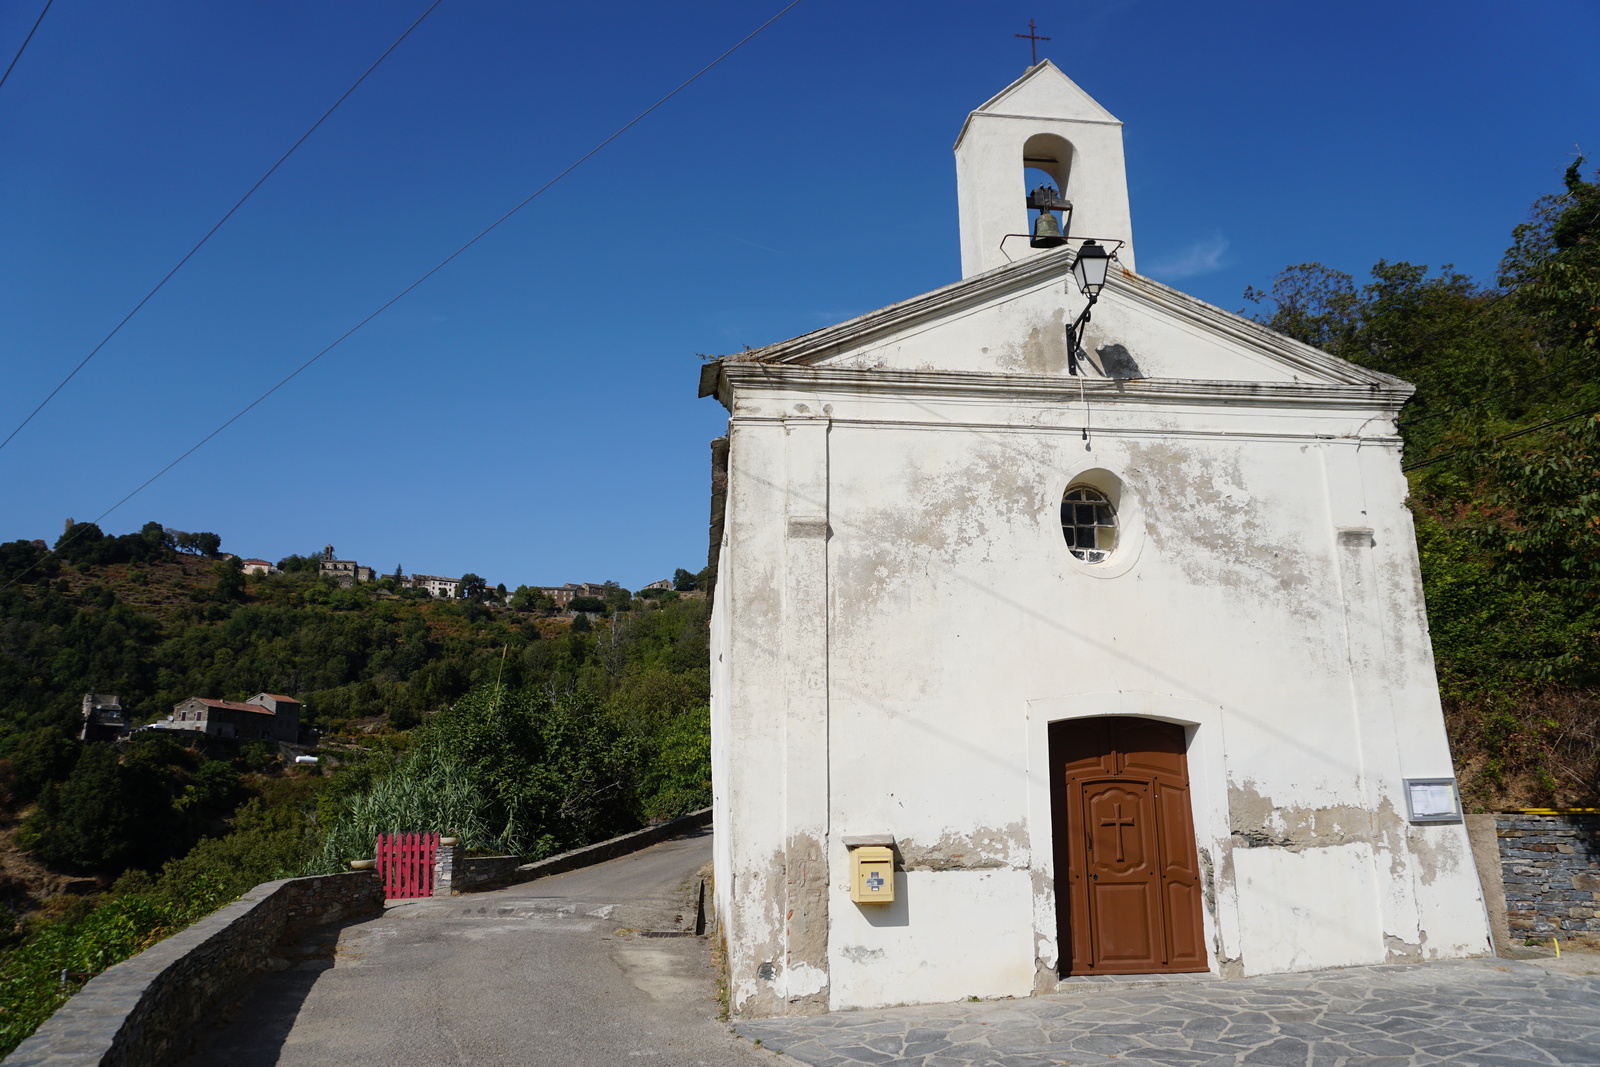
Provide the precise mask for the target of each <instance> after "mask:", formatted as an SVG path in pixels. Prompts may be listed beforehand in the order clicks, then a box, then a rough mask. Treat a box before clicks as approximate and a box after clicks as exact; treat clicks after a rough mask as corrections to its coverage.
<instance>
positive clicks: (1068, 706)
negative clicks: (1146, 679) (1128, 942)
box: [1027, 690, 1240, 992]
mask: <svg viewBox="0 0 1600 1067" xmlns="http://www.w3.org/2000/svg"><path fill="white" fill-rule="evenodd" d="M1027 705H1028V713H1027V718H1028V777H1027V790H1028V826H1029V839H1030V840H1031V841H1032V843H1033V847H1032V849H1031V852H1032V868H1033V871H1034V876H1035V881H1036V884H1037V885H1039V886H1040V887H1041V889H1040V891H1039V892H1038V893H1036V896H1035V906H1034V944H1035V946H1036V956H1037V958H1038V961H1039V965H1040V966H1039V979H1038V981H1037V982H1036V985H1035V992H1049V991H1051V990H1053V989H1054V979H1053V978H1051V977H1047V976H1053V975H1055V974H1056V973H1057V970H1058V968H1059V966H1060V945H1059V944H1058V943H1057V926H1056V917H1057V908H1056V893H1055V874H1056V872H1055V812H1054V810H1053V807H1052V800H1051V798H1052V789H1051V778H1052V773H1051V768H1050V724H1051V723H1056V722H1063V721H1066V720H1069V719H1090V718H1096V717H1100V716H1106V715H1126V716H1132V717H1136V718H1145V719H1158V720H1161V721H1163V722H1170V723H1176V724H1177V725H1179V726H1182V727H1184V739H1185V741H1186V742H1187V748H1188V764H1189V795H1190V802H1191V805H1192V812H1191V814H1192V816H1193V819H1194V839H1195V849H1196V851H1197V852H1198V853H1199V858H1200V870H1201V877H1202V879H1203V893H1202V899H1203V901H1204V904H1203V906H1202V908H1201V921H1202V923H1203V924H1204V927H1205V946H1206V956H1207V962H1208V966H1209V967H1210V970H1211V973H1213V974H1218V973H1220V970H1221V966H1222V961H1223V960H1224V959H1226V958H1236V957H1238V955H1239V953H1240V949H1239V945H1240V932H1239V898H1238V892H1237V889H1236V888H1235V885H1234V882H1233V877H1232V864H1231V863H1229V862H1228V857H1229V851H1228V849H1229V824H1228V795H1227V764H1226V760H1225V751H1224V748H1223V726H1222V719H1223V711H1222V708H1221V707H1219V706H1217V705H1213V704H1206V703H1204V702H1202V701H1198V700H1193V699H1190V698H1188V697H1180V696H1174V695H1171V694H1163V693H1147V692H1138V691H1133V690H1114V691H1104V692H1095V693H1079V694H1075V695H1072V696H1060V697H1042V698H1039V699H1036V700H1030V701H1028V702H1027Z"/></svg>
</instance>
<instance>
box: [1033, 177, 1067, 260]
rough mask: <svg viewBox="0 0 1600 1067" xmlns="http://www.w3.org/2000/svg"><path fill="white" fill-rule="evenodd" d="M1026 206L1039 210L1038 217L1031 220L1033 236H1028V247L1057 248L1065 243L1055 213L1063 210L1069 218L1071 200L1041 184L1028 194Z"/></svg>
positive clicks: (1065, 238)
mask: <svg viewBox="0 0 1600 1067" xmlns="http://www.w3.org/2000/svg"><path fill="white" fill-rule="evenodd" d="M1028 206H1029V207H1031V208H1033V209H1034V210H1036V211H1038V212H1039V217H1038V218H1036V219H1034V220H1033V236H1031V237H1029V238H1028V247H1030V248H1059V247H1061V246H1062V245H1064V244H1066V243H1067V237H1066V234H1064V233H1062V232H1061V223H1059V222H1057V221H1056V216H1055V213H1056V212H1057V211H1064V212H1066V217H1067V218H1068V219H1071V218H1072V201H1070V200H1068V199H1067V198H1066V197H1064V196H1062V195H1061V194H1060V193H1058V192H1056V191H1055V190H1054V189H1052V188H1051V187H1050V186H1048V185H1041V186H1039V188H1037V189H1035V190H1034V191H1033V192H1031V193H1029V194H1028Z"/></svg>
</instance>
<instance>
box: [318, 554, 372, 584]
mask: <svg viewBox="0 0 1600 1067" xmlns="http://www.w3.org/2000/svg"><path fill="white" fill-rule="evenodd" d="M317 576H318V577H320V578H332V579H333V580H334V581H336V582H338V583H339V585H340V586H341V587H342V588H345V589H349V588H350V587H351V586H352V585H354V584H355V583H357V582H372V581H376V580H377V573H376V572H374V571H373V569H372V568H371V567H363V566H362V565H361V564H359V563H357V562H356V561H355V560H353V559H334V558H333V546H332V545H328V546H326V547H325V548H323V550H322V559H321V560H320V561H319V562H318V563H317Z"/></svg>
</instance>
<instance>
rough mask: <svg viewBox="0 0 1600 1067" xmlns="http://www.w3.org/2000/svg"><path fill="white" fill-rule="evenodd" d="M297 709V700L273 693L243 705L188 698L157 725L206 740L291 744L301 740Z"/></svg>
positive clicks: (298, 703) (228, 701)
mask: <svg viewBox="0 0 1600 1067" xmlns="http://www.w3.org/2000/svg"><path fill="white" fill-rule="evenodd" d="M300 709H301V704H300V702H299V701H298V700H295V699H293V698H292V697H285V696H278V695H276V694H273V693H257V694H256V695H255V696H253V697H251V698H250V699H249V700H246V701H242V702H240V701H234V700H212V699H210V698H207V697H190V698H189V699H188V700H184V701H181V702H179V703H177V704H174V705H173V706H172V715H171V716H170V717H169V718H167V719H166V720H164V721H163V722H162V723H161V724H160V725H161V727H162V728H163V729H167V730H195V731H198V732H200V733H203V734H205V735H206V736H208V737H228V738H238V739H240V740H249V741H287V742H289V743H290V744H293V743H295V742H297V741H298V740H299V739H300Z"/></svg>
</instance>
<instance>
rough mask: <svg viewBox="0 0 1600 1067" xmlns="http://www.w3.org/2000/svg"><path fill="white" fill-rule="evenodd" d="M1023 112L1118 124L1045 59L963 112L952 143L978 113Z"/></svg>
mask: <svg viewBox="0 0 1600 1067" xmlns="http://www.w3.org/2000/svg"><path fill="white" fill-rule="evenodd" d="M986 114H990V115H1025V116H1027V117H1029V118H1041V119H1063V120H1066V121H1069V122H1097V123H1098V122H1104V123H1113V124H1116V125H1119V126H1120V125H1121V124H1122V123H1121V122H1120V120H1118V118H1117V117H1116V116H1115V115H1113V114H1112V113H1111V112H1109V111H1107V110H1106V109H1105V108H1104V107H1101V106H1100V103H1099V101H1097V100H1095V98H1094V97H1092V96H1090V95H1089V94H1088V93H1086V92H1084V91H1083V89H1082V88H1081V87H1080V86H1079V85H1078V83H1077V82H1075V81H1073V80H1072V79H1071V78H1069V77H1067V76H1066V74H1065V73H1063V72H1062V70H1061V68H1060V67H1058V66H1056V65H1055V64H1054V63H1052V62H1050V61H1049V60H1048V59H1045V60H1041V61H1040V62H1039V64H1038V65H1037V66H1033V67H1029V68H1028V70H1027V73H1025V74H1023V76H1022V77H1020V78H1018V79H1017V80H1016V81H1014V82H1012V83H1011V84H1010V85H1008V86H1006V87H1005V88H1004V89H1001V90H1000V91H999V92H998V93H996V94H995V95H994V96H992V97H990V98H989V99H988V100H986V101H984V103H983V104H982V106H980V107H979V108H977V110H975V111H973V112H972V113H971V114H970V115H968V116H967V121H966V122H965V123H963V124H962V126H961V133H960V135H959V136H957V138H956V144H957V145H958V146H959V145H960V144H961V138H962V137H965V136H966V133H967V128H968V127H969V126H970V125H971V124H972V120H973V119H974V118H975V117H977V116H980V115H986Z"/></svg>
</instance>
